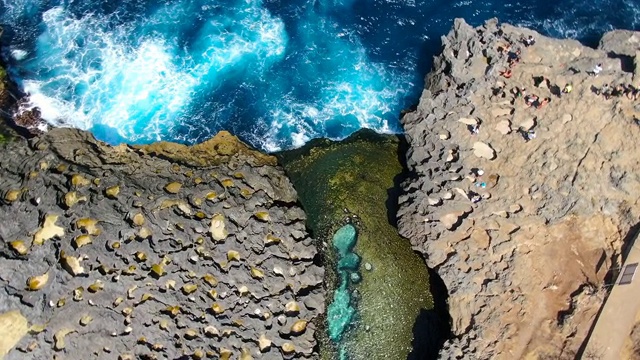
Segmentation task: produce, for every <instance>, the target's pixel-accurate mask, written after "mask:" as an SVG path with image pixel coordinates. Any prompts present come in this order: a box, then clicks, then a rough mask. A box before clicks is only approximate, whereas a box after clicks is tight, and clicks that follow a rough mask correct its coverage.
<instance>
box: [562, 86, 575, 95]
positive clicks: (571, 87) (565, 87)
mask: <svg viewBox="0 0 640 360" xmlns="http://www.w3.org/2000/svg"><path fill="white" fill-rule="evenodd" d="M572 90H573V85H572V84H571V83H568V84H567V85H565V86H564V89H562V92H563V93H564V94H569V93H571V91H572Z"/></svg>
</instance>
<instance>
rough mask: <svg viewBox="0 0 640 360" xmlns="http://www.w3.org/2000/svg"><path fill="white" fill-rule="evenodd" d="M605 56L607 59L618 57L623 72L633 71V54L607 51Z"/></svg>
mask: <svg viewBox="0 0 640 360" xmlns="http://www.w3.org/2000/svg"><path fill="white" fill-rule="evenodd" d="M607 57H608V58H609V59H618V60H620V68H621V69H622V71H624V72H629V73H633V71H634V70H635V66H634V65H633V56H629V55H621V54H616V53H613V52H609V53H607Z"/></svg>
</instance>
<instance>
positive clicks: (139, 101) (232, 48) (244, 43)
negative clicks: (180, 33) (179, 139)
mask: <svg viewBox="0 0 640 360" xmlns="http://www.w3.org/2000/svg"><path fill="white" fill-rule="evenodd" d="M177 6H178V5H175V4H174V5H167V6H166V7H165V8H162V9H160V10H159V11H158V13H159V14H158V16H159V18H157V19H153V20H152V21H150V22H149V23H150V24H152V25H157V24H158V23H160V22H161V21H162V20H163V19H162V16H165V15H166V14H168V13H171V14H173V15H174V16H183V17H185V16H192V13H189V12H182V13H181V12H180V10H179V9H178V8H177ZM232 11H233V10H232ZM42 21H43V25H44V31H43V32H42V34H41V35H40V36H39V38H38V44H37V47H36V51H37V53H36V54H35V57H36V60H35V61H36V64H33V63H29V64H28V65H29V66H31V67H32V68H33V69H35V70H36V71H38V72H39V76H38V79H37V80H36V79H29V78H27V79H24V80H23V82H22V86H23V88H24V90H25V91H26V92H28V93H30V94H31V96H30V103H29V106H31V107H39V108H40V110H41V113H42V117H43V118H44V119H45V120H46V121H48V122H49V123H51V124H53V125H56V126H60V125H65V124H66V125H70V126H74V127H78V128H82V129H91V128H93V127H94V126H95V125H98V124H99V125H104V126H107V127H108V129H111V130H110V131H117V133H118V135H119V137H121V138H124V139H127V140H129V141H131V142H139V141H153V140H159V139H160V138H161V137H162V135H165V136H166V135H168V134H171V133H172V131H173V129H174V128H175V127H176V126H179V125H181V124H178V123H176V122H177V121H179V120H180V118H181V117H182V116H184V111H185V110H186V109H188V107H189V104H190V102H191V100H192V98H193V97H194V96H195V93H196V92H197V91H202V90H203V89H207V88H214V87H215V86H217V83H218V82H220V81H222V80H223V74H224V72H225V71H227V70H229V69H231V68H234V67H237V66H245V67H248V66H250V64H251V62H255V60H256V59H258V60H259V64H260V66H268V65H269V63H268V61H267V60H265V59H270V58H273V59H277V58H279V57H280V56H282V55H283V54H284V52H285V49H286V44H287V36H286V32H285V29H284V24H283V23H282V21H281V20H279V19H277V18H273V17H272V16H271V15H270V14H269V13H268V12H267V11H266V10H264V9H263V8H262V7H261V3H260V2H259V1H255V0H253V1H247V2H246V7H245V8H244V9H243V10H242V11H240V12H238V13H234V14H232V13H231V12H226V13H224V14H221V15H219V16H218V17H214V18H211V19H210V20H209V21H208V22H207V24H206V25H205V26H204V27H203V28H202V29H201V32H200V34H199V35H198V37H199V39H198V40H197V41H196V45H197V46H196V48H195V49H192V51H191V52H185V50H184V49H180V48H176V47H175V46H174V45H171V44H169V43H168V42H167V41H166V40H165V37H164V36H163V35H162V34H161V33H157V32H153V31H151V32H150V33H153V34H154V35H153V36H149V35H145V36H143V37H142V38H137V37H136V36H135V31H136V29H137V28H140V27H139V26H137V25H136V24H125V25H118V26H113V25H112V24H111V23H110V22H109V19H108V18H103V17H100V16H98V15H95V14H86V15H85V16H82V17H77V16H74V15H72V14H69V13H68V12H67V11H66V10H65V9H64V8H63V7H62V6H58V7H54V8H52V9H49V10H47V11H46V12H44V13H43V15H42ZM181 21H182V22H186V20H185V19H183V20H181ZM152 25H148V26H152ZM143 28H144V27H143ZM145 29H146V28H145ZM147 33H149V31H147ZM190 50H191V49H190ZM24 55H26V53H25V54H23V53H21V52H19V51H15V52H14V58H15V59H16V60H17V61H21V60H24V59H25V56H24ZM185 59H186V61H185ZM176 60H178V61H176ZM272 61H274V60H272ZM184 64H187V65H188V64H191V65H192V66H190V67H185V66H184ZM204 91H206V90H204Z"/></svg>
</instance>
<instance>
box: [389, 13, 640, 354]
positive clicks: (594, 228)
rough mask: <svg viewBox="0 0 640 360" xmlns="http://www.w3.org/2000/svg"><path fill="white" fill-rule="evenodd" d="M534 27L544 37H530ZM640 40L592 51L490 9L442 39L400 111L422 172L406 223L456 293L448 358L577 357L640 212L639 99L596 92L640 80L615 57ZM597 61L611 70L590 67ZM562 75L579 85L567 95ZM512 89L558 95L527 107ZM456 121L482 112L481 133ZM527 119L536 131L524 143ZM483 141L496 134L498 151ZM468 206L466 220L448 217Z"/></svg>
mask: <svg viewBox="0 0 640 360" xmlns="http://www.w3.org/2000/svg"><path fill="white" fill-rule="evenodd" d="M528 35H533V36H534V37H535V38H536V39H537V42H536V44H535V45H534V46H530V47H524V45H523V44H522V43H521V42H520V40H519V39H521V38H522V37H524V36H528ZM639 36H640V34H639V33H637V32H616V33H615V34H608V35H606V36H605V37H604V38H603V41H602V43H601V46H600V49H591V48H587V47H585V46H583V45H581V44H580V43H578V42H577V41H574V40H558V39H551V38H547V37H544V36H542V35H540V34H538V33H536V32H534V31H531V30H529V29H524V28H518V27H513V26H510V25H507V24H499V23H498V22H497V20H495V19H494V20H490V21H488V22H487V23H485V24H484V25H482V26H480V27H477V28H473V27H471V26H469V25H468V24H466V23H465V22H464V21H463V20H461V19H457V20H456V21H455V23H454V26H453V29H452V30H451V31H450V33H449V34H448V35H447V36H446V37H443V39H442V41H443V45H444V48H443V52H442V54H441V55H440V56H438V57H436V58H435V60H434V65H433V69H432V71H431V72H430V73H429V74H428V75H427V77H426V79H425V89H424V91H423V94H422V96H421V98H420V102H419V105H418V106H417V109H416V110H415V111H414V112H411V113H408V114H406V115H405V116H404V117H403V118H402V124H403V126H404V129H405V132H406V134H407V140H408V142H409V145H410V148H409V151H408V153H407V164H408V167H409V169H410V171H411V172H413V175H414V176H413V177H411V178H410V179H409V180H407V181H406V182H405V183H404V184H403V195H401V197H400V199H401V201H400V209H399V212H398V227H399V230H400V233H401V234H402V235H403V236H405V237H407V238H408V239H410V241H411V243H412V244H413V247H414V249H415V250H417V251H419V252H421V253H423V254H424V256H425V258H426V259H427V263H428V265H429V266H431V267H433V268H434V269H435V271H436V272H437V273H438V274H439V276H440V277H441V278H442V280H443V281H444V284H445V285H446V287H447V291H448V293H449V298H448V307H449V312H450V316H451V324H452V331H453V335H454V337H453V338H452V339H450V340H449V341H447V343H446V344H445V346H444V348H443V349H442V350H441V352H440V357H441V358H443V359H509V360H511V359H536V358H549V359H573V358H575V356H576V353H577V352H578V350H579V348H580V345H581V344H582V341H583V340H584V339H585V337H586V335H587V332H588V330H589V327H590V325H591V323H592V322H593V319H594V317H595V315H596V313H597V312H598V310H599V308H600V305H601V304H602V300H603V298H604V296H603V295H604V293H605V290H604V289H605V286H604V285H605V284H604V280H605V275H606V274H607V272H608V270H609V269H610V268H614V267H616V266H619V263H620V252H621V248H622V246H623V241H624V238H625V236H627V234H628V233H629V231H630V229H631V228H632V226H634V225H636V224H637V223H638V222H639V220H638V219H639V218H640V203H639V201H638V199H639V196H638V194H640V176H638V175H637V174H640V163H638V161H637V154H638V153H639V151H640V145H639V144H640V141H639V140H640V127H638V125H636V123H635V122H634V117H637V118H638V117H640V110H639V107H638V106H637V105H636V104H635V103H634V102H633V101H631V100H629V99H627V98H626V97H615V98H612V99H610V100H605V99H604V98H603V97H602V96H598V95H596V94H595V93H594V92H593V91H592V88H597V87H600V86H602V84H604V83H610V84H619V83H631V82H632V81H633V69H632V68H629V66H628V65H629V61H628V60H629V59H626V60H625V58H620V57H610V56H609V54H608V53H609V52H615V53H617V54H624V55H625V56H630V57H634V56H636V53H635V49H637V42H638V39H640V37H639ZM509 44H510V45H509ZM507 46H510V50H511V51H515V50H516V49H517V48H518V47H519V48H521V50H522V54H521V57H520V61H519V63H517V64H516V65H515V66H514V67H513V68H512V76H510V77H509V78H505V77H504V76H502V75H501V74H500V73H501V72H502V71H504V70H505V69H507V68H508V66H509V65H508V63H507V52H505V51H504V49H505V48H506V47H507ZM631 48H633V51H630V50H629V49H631ZM631 60H632V61H631V62H632V63H633V59H631ZM635 62H636V63H637V62H638V61H637V59H636V60H635ZM597 63H602V64H603V67H604V69H605V70H604V71H603V72H602V73H601V74H600V75H599V76H597V77H594V76H589V75H587V72H588V71H590V70H591V69H592V68H593V66H594V65H595V64H597ZM534 77H543V78H544V79H546V80H547V81H548V83H547V81H544V80H543V81H542V83H540V84H538V85H539V86H536V84H535V83H534ZM567 83H571V84H573V91H572V92H571V93H569V94H562V93H561V92H560V89H562V88H563V87H564V85H565V84H567ZM516 87H518V88H520V89H521V88H526V89H527V94H536V95H537V96H539V98H540V99H544V98H547V97H548V98H550V99H551V102H550V103H548V104H547V105H546V106H544V107H541V108H536V107H535V106H534V107H529V106H527V104H525V101H524V99H523V97H516V96H515V94H516V91H515V90H516V89H515V88H516ZM460 119H482V123H481V126H480V131H479V132H478V133H477V134H471V133H470V131H469V129H468V127H467V126H464V124H467V123H471V122H468V121H461V120H460ZM532 119H535V121H532ZM461 122H462V123H463V124H461ZM509 124H514V125H513V130H514V131H511V132H509V131H508V125H509ZM519 124H525V125H526V127H527V128H526V129H520V130H519V131H515V130H518V129H517V126H519ZM529 127H530V128H531V129H530V130H532V131H534V132H535V135H536V136H535V137H534V138H531V139H530V140H529V141H526V140H525V138H524V136H523V133H522V131H523V130H529ZM444 131H446V132H448V133H449V134H450V136H449V137H448V138H447V140H446V141H445V140H443V139H442V138H441V137H440V136H439V135H438V134H440V133H442V132H444ZM478 144H491V148H492V149H495V151H496V154H497V155H496V156H495V159H493V160H492V161H489V158H491V156H490V155H492V151H488V149H486V147H485V146H484V145H480V146H479V145H478ZM487 147H488V146H487ZM479 149H480V150H481V151H482V152H481V153H480V151H479ZM485 150H487V151H486V153H485ZM452 153H453V154H456V156H455V157H451V156H448V154H452ZM474 153H475V155H474ZM485 154H486V155H489V156H483V155H485ZM452 170H454V171H455V172H456V173H457V174H461V175H462V176H461V177H451V176H450V173H451V171H452ZM478 170H482V172H479V171H478ZM443 194H449V195H448V196H446V197H445V196H443ZM451 194H453V196H451ZM434 198H437V199H442V204H439V205H438V206H433V205H432V204H433V201H432V200H431V199H434ZM469 200H472V201H469ZM463 206H468V207H470V209H469V210H468V211H465V215H464V216H461V217H459V218H457V217H454V216H452V215H447V214H451V213H455V212H456V211H457V210H455V209H462V207H463ZM443 215H446V216H445V217H443ZM443 220H444V221H443ZM454 221H455V223H454ZM454 224H455V227H454Z"/></svg>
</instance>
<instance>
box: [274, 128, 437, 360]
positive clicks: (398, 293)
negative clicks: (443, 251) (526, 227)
mask: <svg viewBox="0 0 640 360" xmlns="http://www.w3.org/2000/svg"><path fill="white" fill-rule="evenodd" d="M398 147H399V141H398V140H397V138H395V137H393V136H380V135H373V134H371V133H368V132H361V133H359V134H357V135H355V136H353V137H352V138H350V139H348V140H347V141H343V142H338V143H336V142H330V141H327V140H316V141H313V142H312V143H311V144H309V145H308V146H306V147H304V148H302V149H298V150H294V151H290V152H286V153H283V154H279V157H280V160H281V162H282V163H283V164H284V167H285V169H286V171H287V173H288V175H289V177H290V178H291V180H292V182H293V184H294V186H295V187H296V190H297V192H298V195H299V198H300V201H301V202H302V205H303V207H304V209H305V212H306V213H307V216H308V225H309V227H310V228H311V230H312V231H313V233H314V236H315V237H316V238H317V239H318V240H319V241H320V243H322V242H326V243H328V244H332V235H333V234H334V233H335V232H336V230H338V229H339V228H340V227H342V226H344V225H345V224H346V223H353V224H354V226H355V227H356V228H357V232H358V238H357V243H356V244H355V246H354V248H353V252H355V253H357V254H358V255H359V257H358V258H357V260H356V259H355V258H353V257H351V258H349V259H348V258H347V256H339V254H338V255H336V254H335V251H332V249H331V248H326V249H324V255H325V268H326V269H327V284H328V291H330V292H328V293H329V294H331V291H335V292H334V293H333V297H331V296H329V297H328V298H329V299H330V300H331V301H332V302H333V303H336V302H340V305H341V308H342V309H348V307H349V306H353V304H355V309H356V314H353V316H352V320H351V324H350V326H348V330H347V333H346V334H345V336H344V337H341V339H342V340H341V343H340V344H339V346H336V344H335V343H334V342H332V341H331V338H334V335H335V332H332V330H331V329H330V327H331V325H329V329H325V331H326V332H328V333H329V334H330V336H327V337H326V338H321V339H320V341H321V355H322V356H321V357H322V358H323V359H338V358H340V359H352V360H354V359H406V358H407V356H408V355H409V353H410V352H411V350H412V347H411V343H412V340H413V336H414V334H413V331H412V330H413V328H414V323H415V322H416V319H417V317H418V316H419V314H420V312H421V310H422V309H424V310H432V309H433V298H432V296H431V294H430V293H429V290H428V289H429V276H428V273H427V268H426V265H425V264H424V261H423V259H422V258H420V256H418V255H417V254H416V253H415V252H413V251H412V250H411V246H410V244H409V242H408V240H406V239H403V238H401V237H400V236H399V235H398V233H397V229H396V228H395V227H394V226H393V225H392V224H391V223H390V222H392V221H393V220H391V221H390V219H393V218H395V209H394V206H393V205H395V199H393V198H391V199H390V195H391V194H392V193H393V192H394V189H395V184H394V179H395V178H396V177H397V176H399V174H401V172H402V170H403V169H402V165H401V163H400V161H399V160H398ZM390 200H391V201H390ZM387 205H389V206H387ZM333 246H334V247H335V246H336V244H333ZM360 262H362V264H365V265H370V268H371V269H372V270H371V271H367V270H364V269H363V270H362V271H361V272H359V273H358V272H353V271H352V272H351V274H355V275H356V276H354V277H352V278H351V283H350V284H348V285H347V287H346V289H345V288H343V285H344V284H345V281H343V279H341V277H340V275H339V272H340V269H357V268H358V267H359V265H360ZM336 269H337V271H336ZM354 280H359V282H358V281H354ZM349 297H351V299H349ZM347 304H348V305H347ZM344 311H347V312H348V310H344ZM328 312H329V313H328V314H327V317H331V316H332V315H333V314H331V305H329V310H328ZM353 319H355V321H354V320H353ZM347 325H349V324H347ZM345 328H346V327H345ZM334 331H335V330H334ZM424 336H429V335H428V334H424Z"/></svg>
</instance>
